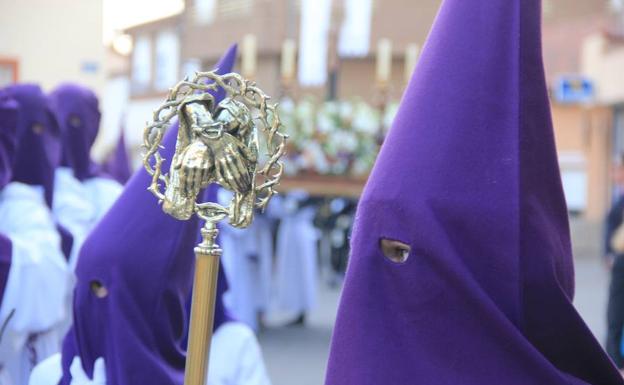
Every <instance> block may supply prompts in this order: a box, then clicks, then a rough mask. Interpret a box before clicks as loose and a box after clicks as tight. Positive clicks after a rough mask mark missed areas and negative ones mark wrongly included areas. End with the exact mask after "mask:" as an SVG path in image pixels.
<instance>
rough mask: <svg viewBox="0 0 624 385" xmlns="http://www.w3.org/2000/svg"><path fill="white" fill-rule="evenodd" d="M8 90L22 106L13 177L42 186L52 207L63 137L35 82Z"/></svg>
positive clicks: (20, 107)
mask: <svg viewBox="0 0 624 385" xmlns="http://www.w3.org/2000/svg"><path fill="white" fill-rule="evenodd" d="M5 91H6V92H7V94H8V95H9V96H11V97H12V98H13V99H15V100H16V101H17V103H18V105H19V108H18V109H19V120H18V124H17V135H18V137H17V138H18V139H17V150H16V153H15V163H14V167H13V180H14V181H17V182H22V183H25V184H29V185H34V186H42V187H43V188H44V192H45V199H46V202H47V203H48V206H50V207H52V195H53V191H54V169H55V168H56V167H57V166H58V165H59V162H60V160H61V139H60V131H59V127H58V123H57V121H56V119H55V117H54V114H53V113H52V110H51V108H50V103H49V100H48V98H47V97H46V95H45V94H44V93H43V91H42V90H41V88H40V87H39V86H38V85H36V84H17V85H13V86H9V87H6V88H5Z"/></svg>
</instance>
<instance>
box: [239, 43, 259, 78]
mask: <svg viewBox="0 0 624 385" xmlns="http://www.w3.org/2000/svg"><path fill="white" fill-rule="evenodd" d="M242 46H243V47H242V48H243V49H242V54H241V72H242V75H243V76H244V77H246V78H253V77H254V76H255V75H256V66H257V51H258V42H257V39H256V35H253V34H247V35H245V37H243V44H242Z"/></svg>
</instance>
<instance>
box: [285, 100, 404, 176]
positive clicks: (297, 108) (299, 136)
mask: <svg viewBox="0 0 624 385" xmlns="http://www.w3.org/2000/svg"><path fill="white" fill-rule="evenodd" d="M397 105H398V104H397V103H390V104H388V105H387V106H386V107H385V109H384V113H383V114H382V113H381V111H380V110H379V109H377V108H374V107H372V106H371V105H369V104H368V103H366V102H365V101H364V100H362V99H352V100H348V101H347V100H340V101H327V102H323V103H318V102H316V101H315V100H314V99H313V98H311V97H305V98H302V99H301V100H300V101H299V102H294V101H293V100H292V99H288V98H285V99H283V100H282V101H281V103H280V108H279V112H280V117H281V119H282V122H283V123H284V125H285V126H286V127H288V128H289V134H290V139H289V141H288V142H289V144H288V148H287V154H286V157H287V159H286V161H285V172H286V174H287V175H297V174H302V173H313V174H320V175H340V176H353V177H358V176H365V175H367V174H368V173H369V172H370V169H371V168H372V166H373V163H374V162H375V158H376V156H377V153H378V151H379V146H380V144H381V142H382V141H383V137H384V135H385V131H386V130H387V127H389V126H390V125H391V122H392V120H393V119H394V115H395V114H396V106H397Z"/></svg>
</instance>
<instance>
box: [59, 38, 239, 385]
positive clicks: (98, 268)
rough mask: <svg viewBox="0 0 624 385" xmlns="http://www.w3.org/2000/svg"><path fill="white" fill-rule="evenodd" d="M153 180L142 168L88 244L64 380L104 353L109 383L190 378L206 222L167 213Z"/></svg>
mask: <svg viewBox="0 0 624 385" xmlns="http://www.w3.org/2000/svg"><path fill="white" fill-rule="evenodd" d="M235 57H236V49H235V46H234V47H232V48H231V49H230V50H228V52H227V53H226V54H225V55H224V57H223V58H222V59H221V61H220V66H219V68H220V69H221V71H220V72H229V71H230V70H231V68H232V66H233V64H234V60H235ZM176 136H177V125H176V126H174V127H172V129H170V131H169V132H168V133H167V134H166V136H165V138H164V140H163V146H164V147H165V149H164V150H163V151H162V153H163V157H164V158H165V159H167V160H170V159H171V158H172V157H173V153H174V149H175V142H176ZM167 168H168V163H167V164H163V171H165V170H167ZM150 181H151V177H150V176H149V175H148V174H147V172H146V171H145V170H143V169H142V170H140V171H138V172H137V173H135V174H134V176H133V177H132V178H131V179H130V181H129V182H128V184H127V185H126V187H125V189H124V191H123V193H122V194H121V196H120V197H119V199H118V200H117V201H116V203H115V204H114V205H113V206H112V207H111V209H110V211H109V212H108V213H107V214H106V215H105V216H104V217H103V218H102V220H101V222H100V223H99V224H98V225H97V226H96V227H95V229H94V230H93V232H92V233H91V235H90V236H89V237H88V238H87V240H86V241H85V243H84V245H83V247H82V250H81V254H80V259H79V261H78V265H77V267H76V275H77V283H76V289H75V292H74V304H73V306H74V323H73V326H72V328H71V329H70V331H69V332H68V334H67V336H66V337H65V341H64V344H63V355H62V364H63V378H62V380H61V384H69V383H70V382H71V378H70V373H69V367H70V364H71V362H72V360H73V358H74V356H77V355H79V356H80V358H81V360H82V364H83V368H84V370H85V372H86V373H87V375H89V376H91V375H92V372H93V364H94V362H95V360H96V359H97V358H98V357H103V358H104V360H105V362H106V377H107V384H108V385H128V384H139V383H143V384H150V385H161V384H162V385H172V384H182V382H183V377H184V363H185V358H186V352H185V350H184V349H183V347H182V341H183V338H184V335H185V334H186V327H187V324H188V319H187V318H188V317H187V314H186V311H185V303H186V300H187V298H188V295H189V293H190V290H191V285H192V281H193V266H194V260H195V257H194V252H193V248H194V247H195V245H196V240H197V234H198V230H199V222H198V220H197V217H196V216H193V218H191V219H190V220H188V221H178V220H176V219H174V218H173V217H170V216H169V215H167V214H165V213H164V212H163V211H162V208H161V207H160V206H159V205H158V203H157V200H156V199H155V197H154V196H153V195H152V194H151V193H149V192H148V191H147V186H148V185H149V183H150ZM94 285H103V287H105V288H106V291H107V293H106V295H105V296H103V297H98V296H97V295H95V294H94V291H93V290H92V288H93V286H94Z"/></svg>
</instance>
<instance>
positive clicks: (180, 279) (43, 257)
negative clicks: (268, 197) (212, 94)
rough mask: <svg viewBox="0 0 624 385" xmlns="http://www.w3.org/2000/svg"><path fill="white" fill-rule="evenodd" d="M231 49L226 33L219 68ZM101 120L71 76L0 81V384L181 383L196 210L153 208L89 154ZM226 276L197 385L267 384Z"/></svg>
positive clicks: (142, 185)
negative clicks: (204, 371) (182, 213)
mask: <svg viewBox="0 0 624 385" xmlns="http://www.w3.org/2000/svg"><path fill="white" fill-rule="evenodd" d="M235 57H236V47H235V46H233V47H231V48H230V49H229V50H228V51H227V52H226V53H225V55H224V56H223V58H222V59H221V61H220V62H219V64H218V68H219V71H221V72H230V70H231V68H232V66H233V63H234V61H235ZM219 97H223V96H222V95H219V93H217V95H216V98H219ZM99 125H100V111H99V107H98V99H97V97H96V95H95V94H94V93H93V92H92V91H91V90H89V89H88V88H85V87H82V86H80V85H76V84H69V83H68V84H63V85H61V86H58V87H57V88H56V89H54V90H53V91H52V92H50V93H49V94H46V93H44V92H43V90H42V89H41V88H40V87H39V86H38V85H35V84H16V85H11V86H8V87H5V88H2V89H0V139H1V140H0V180H1V185H0V384H2V385H27V384H31V385H43V384H50V385H52V384H54V385H56V384H59V383H60V384H74V385H80V384H106V383H108V384H132V383H137V381H138V380H139V379H146V378H148V377H145V376H146V375H148V376H149V378H153V379H154V380H153V381H148V383H150V384H174V383H179V384H181V383H182V379H183V375H184V362H185V348H186V343H187V341H186V339H187V333H188V318H189V312H190V298H191V282H192V271H193V261H194V253H193V247H194V245H195V244H196V243H197V237H198V235H199V222H198V221H197V220H196V219H193V220H190V221H178V220H175V219H173V218H170V217H169V216H167V215H166V214H165V213H163V212H162V209H161V208H160V207H159V205H158V204H157V202H156V201H155V200H154V199H153V197H151V196H149V193H148V192H147V190H146V188H147V186H148V183H149V180H150V178H149V177H148V175H147V173H146V172H145V171H143V170H139V171H137V172H136V173H135V174H134V175H132V177H131V178H130V179H129V180H128V181H127V182H126V181H125V180H122V181H121V183H120V181H117V180H115V178H114V176H115V175H116V173H115V172H114V171H116V169H115V167H114V166H116V165H115V164H112V165H111V164H109V166H112V167H105V166H104V165H99V164H97V163H96V162H94V161H93V160H92V159H91V156H90V152H91V147H92V145H93V144H94V142H95V139H96V137H97V134H98V130H99ZM176 132H177V124H176V125H174V127H172V128H171V129H170V132H169V134H168V135H167V136H166V138H165V139H164V143H165V145H166V147H167V151H168V153H167V154H166V155H165V156H166V157H168V158H171V155H172V151H173V148H174V144H175V135H176ZM123 155H124V156H125V152H124V154H123ZM117 166H118V165H117ZM119 169H122V170H123V167H117V170H119ZM107 171H108V172H107ZM111 171H112V172H111ZM121 174H123V173H121ZM123 182H126V183H125V186H124V185H123ZM217 193H218V192H217V189H216V188H215V187H214V186H212V187H210V188H209V189H207V191H206V192H205V193H204V194H205V195H206V198H207V199H212V200H216V199H218V197H217ZM228 275H229V274H226V271H225V270H224V269H221V271H220V274H219V280H218V285H217V286H218V290H217V301H216V305H215V307H216V311H215V321H214V337H213V340H212V349H211V350H212V354H211V356H210V359H209V360H210V367H211V368H212V370H210V373H209V375H208V378H207V379H206V381H207V384H211V385H219V384H223V385H225V384H240V385H245V384H248V385H270V381H269V379H268V376H267V372H266V369H265V366H264V363H263V359H262V354H261V351H260V347H259V345H258V342H257V340H256V337H255V334H254V332H253V330H252V329H251V328H250V327H249V326H247V325H246V324H245V323H243V322H240V321H238V320H236V318H235V317H234V316H232V313H231V311H230V310H229V309H228V307H227V306H226V305H225V304H224V300H223V297H224V294H225V293H226V292H227V291H228V277H227V276H228ZM237 280H238V279H237ZM235 281H236V280H235Z"/></svg>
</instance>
